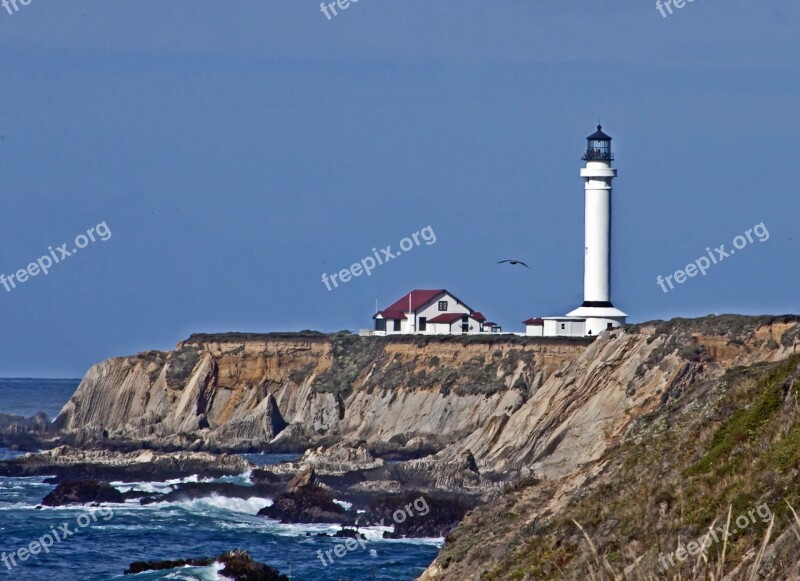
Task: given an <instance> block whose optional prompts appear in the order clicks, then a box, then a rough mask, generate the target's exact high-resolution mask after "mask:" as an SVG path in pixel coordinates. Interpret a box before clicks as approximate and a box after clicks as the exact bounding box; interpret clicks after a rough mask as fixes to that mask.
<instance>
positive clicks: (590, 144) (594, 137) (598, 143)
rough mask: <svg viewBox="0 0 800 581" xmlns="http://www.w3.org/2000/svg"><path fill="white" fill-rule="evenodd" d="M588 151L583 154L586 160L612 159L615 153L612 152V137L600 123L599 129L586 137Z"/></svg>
mask: <svg viewBox="0 0 800 581" xmlns="http://www.w3.org/2000/svg"><path fill="white" fill-rule="evenodd" d="M586 141H587V144H586V153H584V154H583V159H584V160H585V161H611V160H612V159H614V154H613V153H611V137H609V136H608V135H606V134H605V133H603V126H602V125H598V126H597V131H595V132H594V133H592V134H591V135H590V136H589V137H587V138H586Z"/></svg>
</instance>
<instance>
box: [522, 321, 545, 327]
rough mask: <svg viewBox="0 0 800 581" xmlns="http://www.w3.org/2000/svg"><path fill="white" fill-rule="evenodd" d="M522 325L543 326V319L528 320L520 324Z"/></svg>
mask: <svg viewBox="0 0 800 581" xmlns="http://www.w3.org/2000/svg"><path fill="white" fill-rule="evenodd" d="M522 324H523V325H536V326H540V325H544V319H528V320H527V321H523V322H522Z"/></svg>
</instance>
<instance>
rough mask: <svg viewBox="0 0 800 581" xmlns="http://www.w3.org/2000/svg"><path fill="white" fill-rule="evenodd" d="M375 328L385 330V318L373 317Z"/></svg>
mask: <svg viewBox="0 0 800 581" xmlns="http://www.w3.org/2000/svg"><path fill="white" fill-rule="evenodd" d="M375 330H376V331H386V319H375Z"/></svg>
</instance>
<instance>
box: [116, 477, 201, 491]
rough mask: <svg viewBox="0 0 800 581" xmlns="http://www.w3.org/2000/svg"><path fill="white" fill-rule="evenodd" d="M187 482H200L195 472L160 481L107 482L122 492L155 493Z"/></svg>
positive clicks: (169, 489)
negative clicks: (182, 476) (183, 476)
mask: <svg viewBox="0 0 800 581" xmlns="http://www.w3.org/2000/svg"><path fill="white" fill-rule="evenodd" d="M204 481H205V480H204ZM187 482H200V478H199V477H198V476H197V474H192V475H191V476H186V477H185V478H175V479H173V480H164V481H161V482H159V481H156V482H122V481H115V482H110V483H109V484H111V486H113V487H114V488H116V489H117V490H119V491H120V492H122V493H125V492H130V491H131V490H135V491H137V492H146V493H148V494H155V493H160V494H166V493H167V492H170V491H172V490H173V489H174V487H175V486H176V485H178V484H185V483H187Z"/></svg>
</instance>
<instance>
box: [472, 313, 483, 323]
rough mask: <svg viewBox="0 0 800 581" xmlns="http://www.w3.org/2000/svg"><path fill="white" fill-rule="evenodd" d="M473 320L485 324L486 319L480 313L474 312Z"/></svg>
mask: <svg viewBox="0 0 800 581" xmlns="http://www.w3.org/2000/svg"><path fill="white" fill-rule="evenodd" d="M472 318H473V319H475V320H476V321H478V322H479V323H483V322H484V321H485V320H486V317H484V316H483V313H481V312H480V311H474V312H473V313H472Z"/></svg>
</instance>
